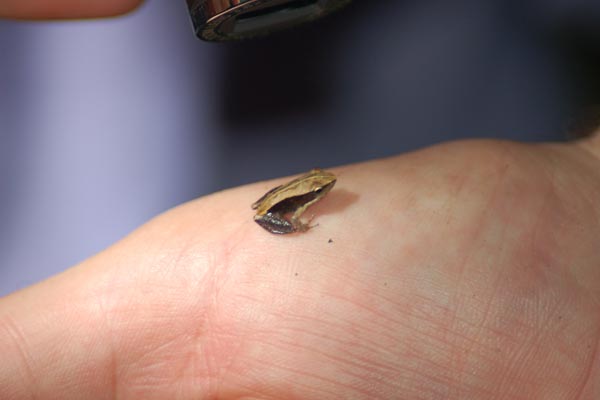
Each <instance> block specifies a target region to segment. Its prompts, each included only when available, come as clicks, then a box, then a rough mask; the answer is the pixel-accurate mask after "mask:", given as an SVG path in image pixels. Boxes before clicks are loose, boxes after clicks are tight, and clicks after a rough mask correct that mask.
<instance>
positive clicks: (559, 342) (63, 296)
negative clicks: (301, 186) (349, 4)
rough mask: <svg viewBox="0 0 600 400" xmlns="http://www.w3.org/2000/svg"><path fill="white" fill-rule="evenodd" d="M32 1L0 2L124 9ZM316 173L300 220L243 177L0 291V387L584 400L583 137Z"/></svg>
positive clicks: (596, 259)
mask: <svg viewBox="0 0 600 400" xmlns="http://www.w3.org/2000/svg"><path fill="white" fill-rule="evenodd" d="M46 3H48V2H42V1H41V0H40V1H34V0H27V1H26V0H19V1H18V2H10V1H7V0H0V15H5V16H12V17H18V18H26V17H36V18H38V17H40V18H41V17H61V18H62V17H75V16H92V15H112V14H115V13H118V12H122V11H125V10H126V9H129V8H131V7H132V6H133V3H132V2H121V3H119V4H117V1H116V0H114V1H112V2H110V1H107V0H103V1H99V0H97V1H90V2H78V1H74V0H70V1H69V0H63V1H62V2H59V1H56V2H53V3H52V4H53V6H54V7H55V8H54V9H53V10H49V8H50V6H48V5H47V4H46ZM103 4H104V5H103ZM61 6H63V7H64V10H63V11H61V10H60V7H61ZM35 7H38V8H37V10H38V11H33V10H34V8H35ZM84 7H88V8H89V9H88V10H84ZM95 7H99V8H95ZM111 7H112V8H111ZM100 10H101V11H102V12H100ZM332 170H333V171H334V172H335V173H336V174H337V175H338V183H337V185H336V187H335V188H334V190H333V191H332V192H331V193H330V194H329V195H328V197H327V198H325V199H324V200H323V201H322V202H320V203H319V204H317V205H315V206H314V207H312V208H311V209H310V211H309V214H311V213H314V214H315V215H316V218H315V223H318V224H319V226H317V227H316V228H314V229H312V230H310V231H309V232H307V233H305V234H299V235H291V236H275V235H271V234H269V233H267V232H265V231H264V230H262V229H261V228H260V227H259V226H258V225H256V224H255V223H254V221H253V218H252V217H253V214H252V210H250V204H251V203H252V202H253V201H254V200H256V199H257V198H259V197H260V196H261V195H262V194H263V193H264V192H265V191H267V190H268V189H270V188H271V187H273V186H274V185H275V184H280V183H283V182H285V181H286V179H278V180H276V181H275V182H262V183H257V184H253V185H248V186H245V187H240V188H236V189H232V190H228V191H224V192H221V193H217V194H214V195H211V196H207V197H204V198H201V199H198V200H196V201H192V202H190V203H188V204H185V205H182V206H180V207H178V208H176V209H174V210H171V211H169V212H167V213H165V214H163V215H161V216H159V217H157V218H155V219H154V220H152V221H150V222H149V223H147V224H146V225H144V226H142V227H141V228H139V229H138V230H137V231H135V232H133V233H132V234H131V235H129V236H128V237H127V238H125V239H124V240H122V241H121V242H119V243H117V244H115V245H114V246H112V247H111V248H109V249H107V250H105V251H104V252H102V253H100V254H98V255H96V256H95V257H93V258H91V259H88V260H86V261H85V262H83V263H82V264H80V265H79V266H76V267H74V268H72V269H70V270H67V271H66V272H64V273H62V274H60V275H58V276H56V277H54V278H51V279H49V280H46V281H44V282H42V283H40V284H37V285H35V286H32V287H30V288H27V289H25V290H22V291H19V292H16V293H14V294H12V295H9V296H7V297H4V298H2V299H0V354H2V362H0V399H3V400H4V399H10V400H13V399H61V400H68V399H77V400H81V399H86V400H94V399H160V400H164V399H194V400H197V399H315V400H316V399H318V400H328V399H461V400H462V399H486V400H489V399H523V400H533V399H544V400H548V399H561V400H562V399H576V400H594V399H599V398H600V350H599V340H600V135H596V136H595V138H593V139H588V140H587V141H582V142H577V143H570V144H536V145H525V144H519V143H512V142H501V141H465V142H455V143H449V144H443V145H439V146H435V147H431V148H428V149H425V150H421V151H418V152H414V153H410V154H406V155H402V156H398V157H392V158H388V159H382V160H376V161H372V162H367V163H363V164H355V165H349V166H344V167H340V168H333V169H332ZM330 239H331V242H330ZM32 251H35V249H32Z"/></svg>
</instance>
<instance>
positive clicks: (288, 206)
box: [268, 192, 318, 215]
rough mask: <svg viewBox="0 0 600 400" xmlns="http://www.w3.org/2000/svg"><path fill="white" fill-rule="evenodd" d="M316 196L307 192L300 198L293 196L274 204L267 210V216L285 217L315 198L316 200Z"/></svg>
mask: <svg viewBox="0 0 600 400" xmlns="http://www.w3.org/2000/svg"><path fill="white" fill-rule="evenodd" d="M317 196H318V194H317V193H315V192H309V193H306V194H303V195H301V196H294V197H290V198H288V199H285V200H283V201H280V202H279V203H277V204H275V205H274V206H273V207H271V208H269V211H268V213H269V214H280V215H285V214H288V213H291V212H294V211H296V210H297V209H298V208H300V207H302V206H303V205H304V204H306V203H310V202H311V201H313V200H314V199H315V198H317Z"/></svg>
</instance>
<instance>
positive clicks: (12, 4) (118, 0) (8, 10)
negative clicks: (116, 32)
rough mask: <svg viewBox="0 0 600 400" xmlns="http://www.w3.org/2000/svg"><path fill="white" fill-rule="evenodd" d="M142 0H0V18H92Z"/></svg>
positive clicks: (121, 11) (128, 6) (132, 5)
mask: <svg viewBox="0 0 600 400" xmlns="http://www.w3.org/2000/svg"><path fill="white" fill-rule="evenodd" d="M141 2H142V0H85V1H81V0H0V18H20V19H44V18H92V17H108V16H114V15H118V14H123V13H125V12H128V11H130V10H132V9H133V8H135V7H136V6H138V5H139V4H140V3H141Z"/></svg>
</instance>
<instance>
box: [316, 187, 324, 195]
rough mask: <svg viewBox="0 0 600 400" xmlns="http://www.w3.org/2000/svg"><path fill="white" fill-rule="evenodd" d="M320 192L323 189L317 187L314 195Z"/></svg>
mask: <svg viewBox="0 0 600 400" xmlns="http://www.w3.org/2000/svg"><path fill="white" fill-rule="evenodd" d="M322 191H323V187H318V188H316V189H315V193H316V194H319V193H321V192H322Z"/></svg>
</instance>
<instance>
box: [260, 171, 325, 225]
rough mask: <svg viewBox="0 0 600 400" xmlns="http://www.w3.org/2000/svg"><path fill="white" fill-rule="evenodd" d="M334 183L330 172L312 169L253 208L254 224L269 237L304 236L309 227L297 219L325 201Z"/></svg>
mask: <svg viewBox="0 0 600 400" xmlns="http://www.w3.org/2000/svg"><path fill="white" fill-rule="evenodd" d="M335 182H336V177H335V175H334V174H332V173H331V172H327V171H324V170H322V169H313V170H311V171H310V172H309V173H307V174H306V175H303V176H301V177H299V178H296V179H294V180H293V181H291V182H288V183H286V184H284V185H281V186H277V187H276V188H273V189H271V190H269V191H268V192H267V193H266V194H265V195H264V196H263V197H261V198H260V199H258V200H257V201H256V203H254V204H252V209H253V210H256V215H255V216H254V220H255V221H256V223H257V224H259V225H260V226H262V227H263V228H264V229H266V230H267V231H269V232H271V233H277V234H286V233H294V232H305V231H307V230H309V229H310V228H312V227H311V226H310V225H309V224H307V223H304V222H302V221H300V216H301V215H302V213H304V211H306V209H307V208H308V207H310V206H311V205H313V204H314V203H316V202H317V201H319V200H321V199H322V198H323V197H325V195H326V194H327V193H329V191H330V190H331V188H332V187H333V185H335ZM286 214H292V216H291V217H290V219H286V218H285V215H286Z"/></svg>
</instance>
